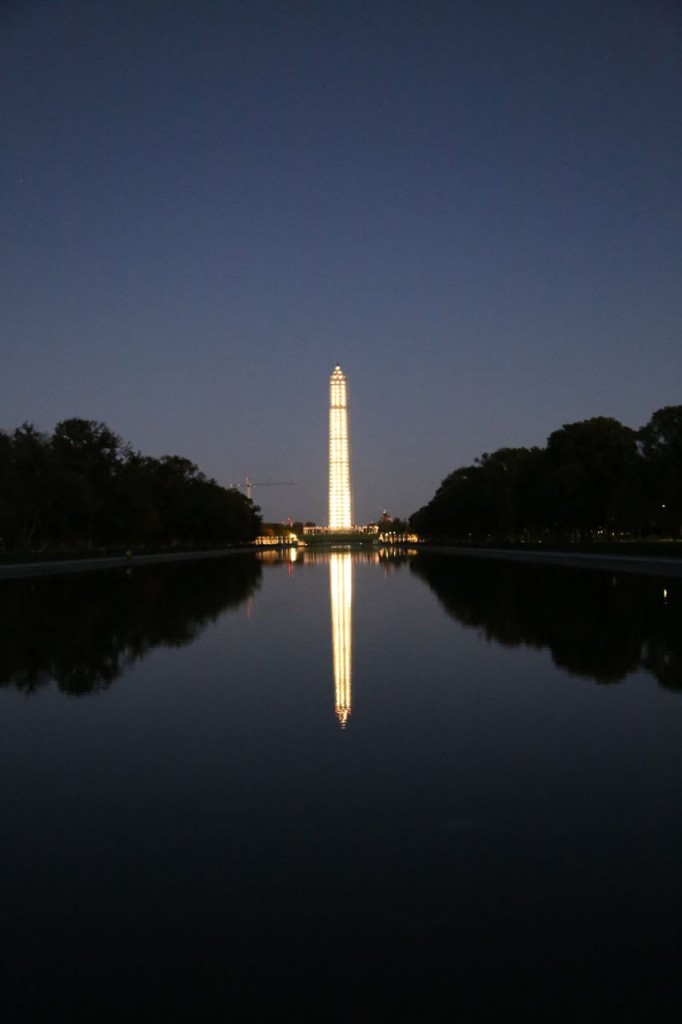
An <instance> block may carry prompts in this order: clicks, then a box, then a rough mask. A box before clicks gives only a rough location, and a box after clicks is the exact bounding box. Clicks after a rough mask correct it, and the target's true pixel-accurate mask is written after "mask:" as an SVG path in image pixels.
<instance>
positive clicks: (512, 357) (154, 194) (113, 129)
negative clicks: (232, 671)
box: [0, 0, 682, 522]
mask: <svg viewBox="0 0 682 1024" xmlns="http://www.w3.org/2000/svg"><path fill="white" fill-rule="evenodd" d="M681 53H682V5H681V4H680V3H679V2H678V0H563V2H553V0H450V2H439V0H419V2H417V0H415V2H405V0H389V2H383V0H358V2H355V0H316V2H303V0H301V2H298V0H281V2H275V0H262V2H258V0H235V2H221V0H115V2H114V0H109V2H104V0H102V2H99V0H46V2H38V0H23V2H22V0H9V2H6V3H5V4H3V7H2V13H0V67H2V88H1V91H0V117H1V121H2V126H3V136H4V147H3V151H4V152H3V159H2V164H1V169H0V196H1V200H0V203H1V206H2V235H1V239H2V241H1V242H0V245H1V246H2V251H1V252H0V257H1V259H2V271H1V280H2V298H1V301H0V356H1V359H0V427H2V428H3V429H5V430H8V429H14V427H16V426H18V425H19V424H20V423H22V422H24V421H25V420H28V421H30V422H32V423H34V424H35V425H36V426H37V427H39V428H40V429H42V430H45V431H51V430H52V429H53V427H54V425H55V424H56V423H57V422H58V421H59V420H60V419H64V418H66V417H70V416H82V417H85V418H88V419H96V420H102V421H104V422H105V423H107V424H108V426H110V427H111V428H112V429H114V430H115V431H116V432H117V433H119V434H120V435H121V436H122V437H123V438H124V439H125V440H126V441H129V442H130V443H131V444H132V446H133V447H134V448H136V449H139V450H141V451H143V452H144V453H146V454H150V455H163V454H180V455H185V456H187V457H189V458H191V459H192V460H193V461H194V462H196V463H198V465H199V466H200V467H201V469H203V470H204V471H205V472H206V473H207V474H208V475H210V476H214V477H215V478H216V479H217V480H218V481H219V482H220V483H224V484H230V483H233V482H235V483H237V482H242V481H243V480H244V477H245V476H246V475H248V476H250V477H251V478H252V479H253V480H255V481H265V480H283V481H286V480H296V481H298V485H297V486H295V487H269V488H262V489H261V490H260V491H257V492H256V493H255V495H254V496H255V497H256V500H257V501H258V503H259V504H261V506H262V508H263V512H264V514H265V516H266V518H268V519H283V518H284V517H286V516H289V515H291V516H292V517H294V518H299V517H304V518H310V519H314V520H316V521H318V522H325V521H326V515H327V511H326V488H327V471H326V459H327V401H328V378H329V374H330V373H331V371H332V369H333V366H334V364H335V363H336V362H339V363H340V364H341V366H342V368H343V369H344V371H345V372H346V374H347V377H348V381H349V390H350V404H351V439H352V461H353V476H354V490H355V511H356V519H357V521H359V522H366V521H369V520H372V519H375V518H376V517H377V516H378V515H379V513H380V512H381V510H382V509H383V508H384V507H386V508H388V509H389V511H390V512H392V513H393V514H394V515H408V514H410V513H411V512H413V511H415V510H416V509H417V508H418V507H420V506H421V505H422V504H424V503H425V502H426V501H428V500H429V498H430V497H431V496H432V494H433V492H434V491H435V489H436V487H437V486H438V484H439V483H440V481H441V480H442V479H443V477H445V476H446V475H447V474H448V473H449V472H451V471H452V470H453V469H455V468H457V467H458V466H461V465H466V464H469V463H470V462H472V461H473V459H474V458H475V457H476V456H478V455H480V454H481V453H482V452H483V451H492V450H494V449H496V448H499V447H502V446H506V445H510V446H516V445H528V446H530V445H542V444H544V442H545V441H546V438H547V436H548V434H549V433H550V432H551V431H552V430H554V429H557V428H558V427H560V426H561V425H562V424H563V423H569V422H574V421H576V420H580V419H585V418H587V417H590V416H595V415H607V416H615V417H617V418H618V419H620V420H621V421H622V422H623V423H626V424H627V425H629V426H632V427H639V426H641V425H642V424H643V423H645V422H646V421H647V420H648V419H649V416H650V415H651V413H652V412H653V411H654V410H655V409H658V408H660V407H661V406H663V405H671V404H680V403H682V341H681V338H680V324H681V323H682V273H681V271H682V130H681V129H682V117H681V113H682V57H681V56H680V55H681Z"/></svg>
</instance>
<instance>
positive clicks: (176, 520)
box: [0, 418, 261, 552]
mask: <svg viewBox="0 0 682 1024" xmlns="http://www.w3.org/2000/svg"><path fill="white" fill-rule="evenodd" d="M259 511H260V510H259V509H258V507H257V506H255V505H254V504H253V503H252V502H251V500H250V499H249V498H247V497H246V496H245V495H243V494H241V493H240V492H239V491H237V490H236V489H233V488H225V487H222V486H221V485H220V484H218V483H216V481H215V480H213V479H208V478H207V477H206V476H205V475H204V474H203V473H202V472H201V471H200V470H199V468H198V467H197V466H196V465H195V464H194V463H193V462H191V461H190V460H189V459H187V458H184V457H182V456H180V455H164V456H163V457H161V458H152V457H150V456H148V455H142V454H141V453H140V452H138V451H134V450H133V449H132V448H131V447H130V445H129V444H127V443H125V442H123V441H122V439H121V438H120V437H118V436H117V435H116V434H115V433H114V432H113V431H112V430H110V429H109V427H107V426H106V424H104V423H99V422H96V421H94V420H85V419H78V418H72V419H67V420H63V421H62V422H60V423H58V424H57V426H56V427H55V429H54V431H53V432H52V434H45V433H41V432H40V431H38V430H36V428H35V427H34V426H33V425H32V424H30V423H24V424H23V425H22V426H21V427H18V428H17V429H16V430H14V431H13V432H11V433H10V432H5V431H0V550H4V551H5V552H13V551H16V552H29V551H34V552H35V551H56V552H58V551H60V550H61V551H75V550H91V549H102V548H105V549H121V548H123V549H131V548H139V547H155V548H166V547H179V546H183V547H186V546H205V545H218V546H220V545H224V544H235V543H240V542H246V541H250V540H253V538H254V537H256V536H257V535H258V533H259V530H260V522H261V519H260V515H259Z"/></svg>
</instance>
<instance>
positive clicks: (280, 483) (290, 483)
mask: <svg viewBox="0 0 682 1024" xmlns="http://www.w3.org/2000/svg"><path fill="white" fill-rule="evenodd" d="M244 480H245V483H246V497H247V498H248V499H249V501H250V500H251V495H252V494H253V489H254V487H295V486H296V485H297V484H298V480H261V481H260V482H256V483H254V481H253V480H251V479H249V477H248V476H247V477H245V478H244Z"/></svg>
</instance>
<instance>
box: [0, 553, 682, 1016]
mask: <svg viewBox="0 0 682 1024" xmlns="http://www.w3.org/2000/svg"><path fill="white" fill-rule="evenodd" d="M0 614H1V619H0V622H1V630H2V643H1V645H0V794H1V799H2V804H1V806H2V834H1V838H2V846H1V860H0V864H1V866H2V871H1V874H0V898H1V904H0V912H1V917H0V930H1V933H2V950H1V954H2V955H1V958H0V970H1V971H2V984H1V986H0V1000H1V1002H0V1011H2V1014H3V1019H4V1020H8V1021H12V1022H14V1021H36V1020H38V1021H41V1020H45V1021H50V1022H51V1021H93V1022H94V1021H99V1020H117V1021H119V1020H120V1021H137V1020H140V1021H157V1020H159V1021H162V1020H163V1021H213V1020H215V1021H218V1020H220V1021H227V1020H235V1021H247V1020H263V1019H265V1020H273V1021H275V1020H277V1021H278V1020H280V1019H282V1020H283V1019H285V1018H287V1019H288V1017H289V1015H290V1012H292V1013H293V1014H294V1015H295V1016H296V1017H297V1019H298V1020H304V1021H307V1020H310V1021H330V1020H348V1021H351V1020H353V1021H355V1020H356V1019H357V1018H363V1017H364V1016H366V1015H371V1016H373V1017H374V1019H376V1020H379V1021H384V1020H386V1021H393V1020H406V1021H407V1020H409V1021H412V1020H414V1021H421V1020H427V1021H428V1020H434V1021H441V1020H443V1021H450V1020H452V1021H462V1020H465V1021H467V1020H491V1019H504V1020H509V1019H520V1020H536V1019H537V1020H547V1021H551V1020H556V1019H569V1020H573V1021H576V1022H582V1021H592V1020H594V1021H601V1020H606V1019H608V1018H610V1019H614V1020H621V1021H623V1020H633V1021H643V1022H644V1021H667V1020H671V1021H672V1020H675V1021H677V1020H679V1019H682V978H681V975H682V971H681V959H680V958H681V954H682V926H681V922H682V812H681V797H682V580H679V579H676V580H665V579H662V578H648V577H638V576H626V575H623V576H614V575H613V574H612V573H603V572H597V571H587V570H581V571H578V570H575V571H569V570H565V569H557V568H552V567H549V566H543V567H540V566H519V565H512V564H503V563H499V564H498V563H487V562H486V563H472V562H469V561H467V560H459V559H452V558H447V557H442V556H440V557H437V556H425V555H420V556H416V557H413V558H412V557H411V558H406V557H403V558H401V559H395V560H391V559H383V558H382V559H381V560H379V559H378V556H376V557H375V556H373V557H366V556H365V557H363V556H358V557H356V556H353V557H351V556H350V555H340V554H335V555H333V556H332V557H331V558H330V557H329V556H327V557H326V558H325V557H321V556H318V557H317V558H313V557H310V556H309V557H308V558H306V559H303V558H301V557H300V556H299V559H298V561H296V562H295V563H294V562H292V561H290V560H288V559H284V560H281V561H273V562H266V561H258V560H257V559H256V558H255V557H252V556H250V555H245V556H244V558H235V557H233V558H230V559H225V560H218V561H214V562H196V563H185V564H178V565H168V566H150V567H147V568H140V569H133V570H132V571H129V572H126V571H124V570H116V571H111V572H109V571H106V572H99V573H87V574H83V575H81V576H65V577H60V576H55V577H48V578H42V579H27V580H17V581H13V582H3V583H0Z"/></svg>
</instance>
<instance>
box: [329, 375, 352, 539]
mask: <svg viewBox="0 0 682 1024" xmlns="http://www.w3.org/2000/svg"><path fill="white" fill-rule="evenodd" d="M352 528H353V510H352V502H351V491H350V442H349V435H348V385H347V383H346V377H345V374H344V373H343V371H342V370H341V367H340V366H339V365H338V364H337V365H336V366H335V367H334V372H333V373H332V375H331V377H330V378H329V529H330V530H352Z"/></svg>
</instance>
